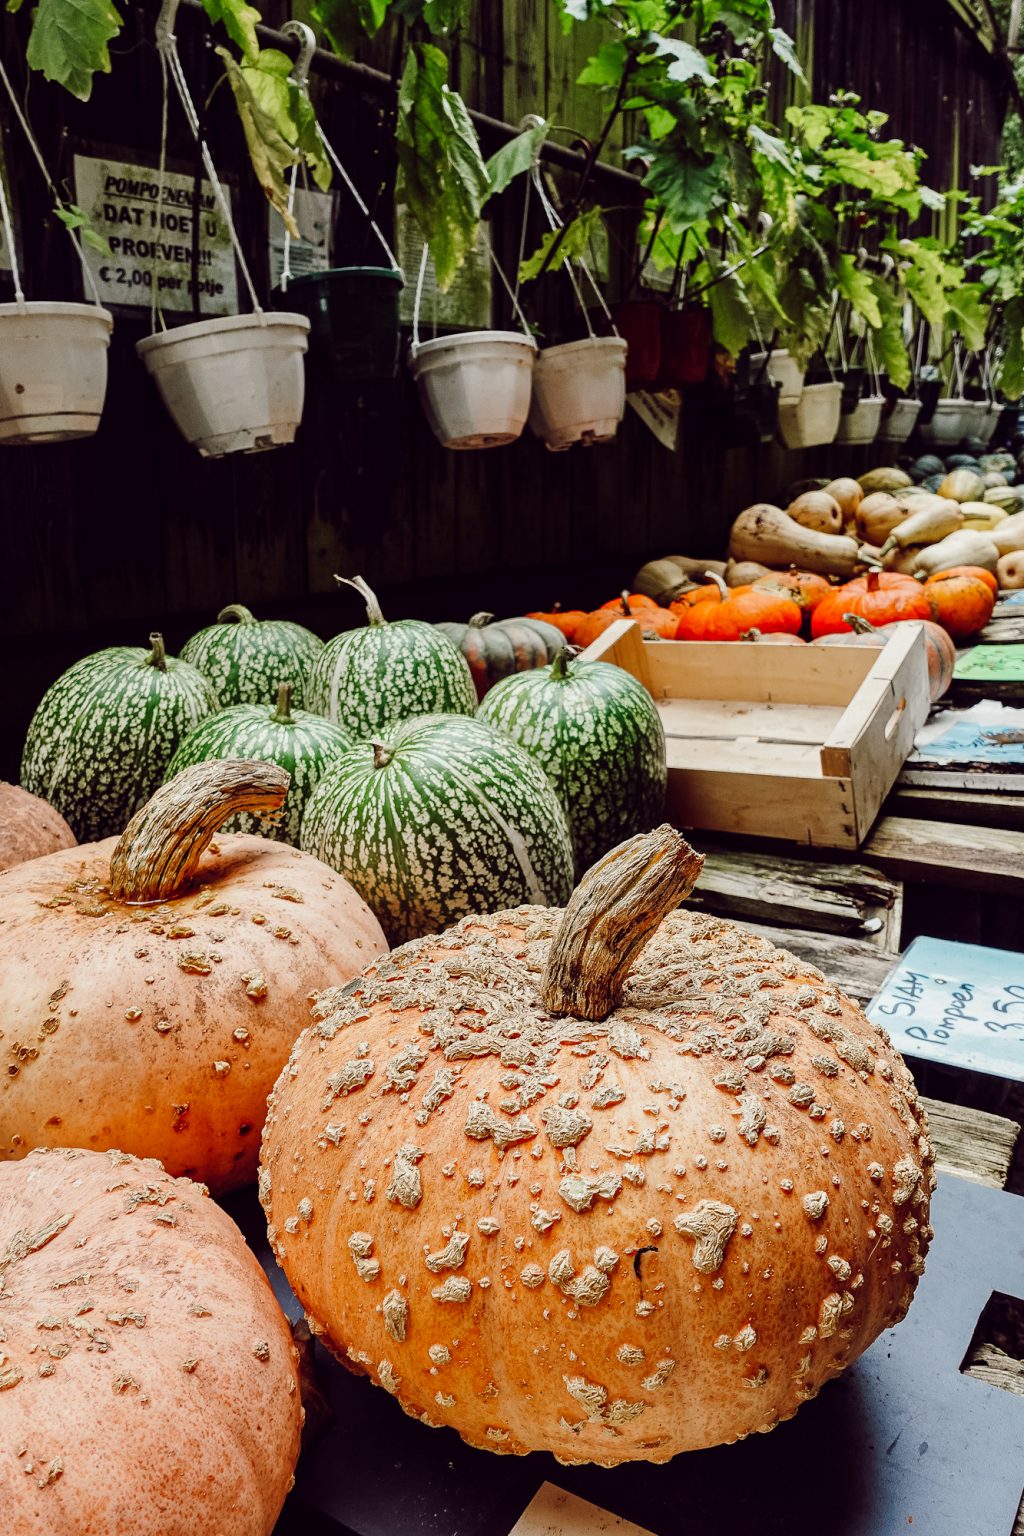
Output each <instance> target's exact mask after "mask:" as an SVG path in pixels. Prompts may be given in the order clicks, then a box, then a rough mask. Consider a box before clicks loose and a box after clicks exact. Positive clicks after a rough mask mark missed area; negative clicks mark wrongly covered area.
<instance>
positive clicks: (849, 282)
mask: <svg viewBox="0 0 1024 1536" xmlns="http://www.w3.org/2000/svg"><path fill="white" fill-rule="evenodd" d="M836 287H837V288H838V290H839V292H840V293H841V294H842V296H843V298H844V299H848V300H849V302H850V307H851V308H852V309H853V310H855V311H856V313H857V314H858V315H860V316H862V318H863V319H865V320H866V321H867V323H868V325H870V326H871V328H872V329H873V330H877V329H878V327H879V326H880V325H881V323H882V315H881V311H880V310H879V308H878V299H877V296H876V294H875V290H874V286H873V284H872V282H871V278H870V277H869V275H868V274H867V272H864V271H862V270H861V269H860V268H859V267H858V266H857V263H856V261H855V259H854V257H852V256H840V258H839V263H838V265H837V267H836Z"/></svg>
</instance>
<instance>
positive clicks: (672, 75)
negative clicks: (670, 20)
mask: <svg viewBox="0 0 1024 1536" xmlns="http://www.w3.org/2000/svg"><path fill="white" fill-rule="evenodd" d="M651 42H652V43H653V45H654V52H655V53H656V54H657V55H658V56H659V57H660V58H666V57H667V58H670V59H672V60H673V62H672V63H671V64H670V65H669V67H668V78H669V79H670V80H675V81H676V82H677V83H679V84H685V83H686V82H687V81H688V80H704V81H707V82H709V83H710V82H711V81H713V80H714V78H715V76H714V74H713V72H712V70H711V69H710V67H709V65H708V61H707V59H706V58H705V57H704V55H703V54H702V53H701V51H700V49H699V48H694V46H693V44H692V43H684V42H683V40H682V39H681V38H678V37H659V36H658V35H657V34H656V33H655V34H653V35H652V37H651Z"/></svg>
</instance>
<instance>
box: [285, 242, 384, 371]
mask: <svg viewBox="0 0 1024 1536" xmlns="http://www.w3.org/2000/svg"><path fill="white" fill-rule="evenodd" d="M402 287H403V278H402V274H401V272H399V271H397V270H396V269H395V268H394V267H333V268H332V269H331V270H330V271H327V272H311V273H309V274H307V275H306V276H305V277H296V278H293V279H292V281H291V282H290V283H289V284H288V287H287V289H286V290H285V291H284V292H282V291H280V290H279V291H278V297H279V298H280V300H281V302H282V304H287V306H288V308H289V309H295V310H298V311H299V313H300V314H303V315H305V316H306V319H307V320H308V321H309V328H310V329H309V356H310V361H311V362H315V363H318V364H321V365H322V366H323V367H324V368H325V369H326V370H328V371H329V373H330V377H331V379H332V381H333V382H335V383H338V384H364V383H375V382H382V381H387V380H389V379H394V378H396V377H397V374H398V364H399V356H400V343H401V330H400V327H399V319H398V298H399V294H400V293H401V291H402Z"/></svg>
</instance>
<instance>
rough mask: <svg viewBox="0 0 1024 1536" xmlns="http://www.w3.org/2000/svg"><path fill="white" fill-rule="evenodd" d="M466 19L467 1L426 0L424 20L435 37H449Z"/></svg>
mask: <svg viewBox="0 0 1024 1536" xmlns="http://www.w3.org/2000/svg"><path fill="white" fill-rule="evenodd" d="M465 19H466V4H465V0H426V3H425V5H424V7H423V20H424V21H425V22H426V24H427V26H428V27H429V28H430V30H431V32H432V33H433V34H434V36H435V37H448V36H449V35H450V34H451V33H452V32H454V31H455V30H456V28H458V27H460V26H461V25H462V23H463V22H464V21H465Z"/></svg>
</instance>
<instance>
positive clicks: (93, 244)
mask: <svg viewBox="0 0 1024 1536" xmlns="http://www.w3.org/2000/svg"><path fill="white" fill-rule="evenodd" d="M53 211H54V213H55V214H56V215H57V217H58V219H60V221H61V223H62V224H63V225H64V228H65V229H70V230H77V232H78V234H79V236H80V237H81V240H82V243H83V245H87V246H88V247H89V248H90V250H93V251H98V252H99V253H100V255H101V256H112V255H113V254H114V253H113V251H112V250H111V249H110V244H109V241H107V240H106V239H105V238H104V236H103V235H101V234H100V232H99V230H98V229H94V228H93V225H92V221H91V220H90V218H89V215H88V214H87V213H86V211H85V209H84V208H79V206H78V204H77V203H68V204H66V205H65V206H64V207H63V208H55V209H54V210H53Z"/></svg>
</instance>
